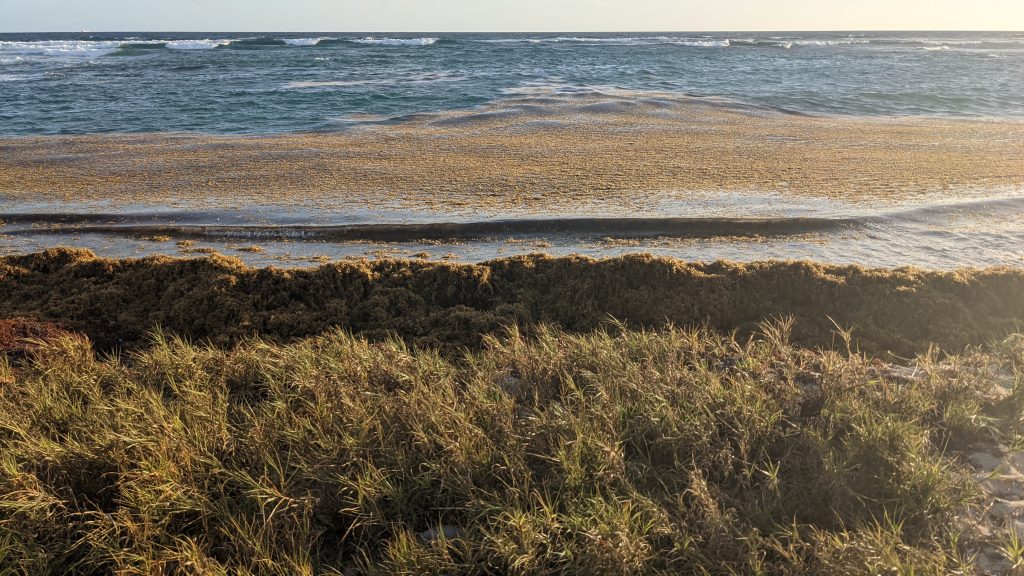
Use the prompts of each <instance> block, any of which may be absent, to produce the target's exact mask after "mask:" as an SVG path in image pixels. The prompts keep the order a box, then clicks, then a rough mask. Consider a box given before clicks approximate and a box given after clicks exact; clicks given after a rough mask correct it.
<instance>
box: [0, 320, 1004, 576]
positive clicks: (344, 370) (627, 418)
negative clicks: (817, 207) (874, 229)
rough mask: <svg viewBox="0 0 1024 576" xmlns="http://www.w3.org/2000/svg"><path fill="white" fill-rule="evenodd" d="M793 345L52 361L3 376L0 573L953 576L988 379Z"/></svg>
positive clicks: (346, 342) (43, 353) (586, 344)
mask: <svg viewBox="0 0 1024 576" xmlns="http://www.w3.org/2000/svg"><path fill="white" fill-rule="evenodd" d="M789 331H790V325H789V324H788V323H785V322H780V323H775V324H771V325H766V326H763V327H762V329H761V330H760V331H759V332H758V333H757V334H756V335H755V336H754V337H752V338H750V339H742V340H741V339H736V338H732V337H728V336H724V335H721V334H718V333H715V332H711V331H707V330H690V329H686V330H684V329H666V330H661V331H656V332H655V331H631V330H627V329H625V327H623V326H617V325H611V326H608V327H607V328H606V329H604V330H598V331H594V332H589V333H585V334H577V335H571V334H567V333H564V332H560V331H558V330H555V329H547V328H541V329H538V330H535V331H533V332H532V333H531V335H530V336H524V335H521V334H519V333H518V332H516V331H514V330H513V331H510V332H509V333H507V334H506V335H504V336H502V337H498V338H494V337H488V338H487V340H486V342H485V345H484V347H483V349H482V350H481V351H479V352H472V353H467V354H466V355H465V356H464V357H455V358H453V357H442V356H440V355H438V354H437V353H435V352H432V351H414V350H410V349H408V348H407V347H406V346H405V345H404V344H402V343H401V342H400V341H397V340H396V341H391V342H383V343H379V342H378V343H373V342H368V341H366V340H363V339H360V338H356V337H352V336H350V335H347V334H345V333H342V332H334V333H329V334H327V335H324V336H322V337H319V338H314V339H310V340H305V341H301V342H297V343H294V344H289V345H276V344H270V343H267V342H263V341H260V340H250V341H246V342H243V343H242V344H241V345H239V346H238V347H236V348H234V349H231V350H228V351H225V350H222V349H215V348H209V347H203V346H196V345H192V344H188V343H186V342H183V341H181V340H178V339H175V338H170V337H167V336H164V335H162V334H160V333H157V334H155V335H154V336H153V338H152V344H151V345H150V346H149V347H148V348H145V349H144V350H142V351H139V352H136V353H131V354H125V355H123V356H121V357H113V358H99V359H97V358H96V357H95V356H94V354H93V352H92V350H91V349H90V348H89V345H88V343H86V342H83V341H81V340H75V339H65V340H60V341H57V342H55V343H53V344H50V345H47V346H45V347H43V348H41V349H39V350H38V351H36V352H35V353H34V354H33V355H31V357H29V358H28V359H26V360H25V361H24V362H20V363H18V364H15V365H10V364H9V363H7V361H6V360H0V412H2V413H3V417H2V418H0V573H12V574H46V573H55V574H56V573H60V574H65V573H68V574H96V573H117V574H140V575H142V574H145V575H153V574H171V573H191V574H281V575H285V574H289V575H291V574H464V573H490V574H659V573H660V574H679V573H705V574H751V573H773V574H776V573H790V574H796V573H812V574H813V573H817V574H869V573H870V574H911V573H913V574H946V573H963V572H965V571H966V572H968V573H969V572H970V570H972V568H971V563H972V559H971V558H970V556H969V555H968V554H965V553H963V550H962V546H961V545H960V543H959V540H958V538H959V536H958V533H957V531H956V526H955V521H954V520H955V518H956V517H957V515H958V514H960V513H961V512H962V511H963V510H964V509H965V507H966V506H968V505H969V503H970V502H971V501H972V499H973V498H975V496H976V491H975V488H974V486H973V484H972V481H970V480H969V479H968V478H967V477H966V476H965V475H963V474H960V473H958V472H959V470H958V468H959V466H960V465H959V464H958V463H957V460H956V459H955V458H954V457H953V456H954V454H955V452H956V449H957V447H959V446H967V445H969V444H970V443H972V442H973V441H974V440H976V439H977V438H980V437H984V436H985V435H987V434H989V433H990V432H989V428H990V427H991V422H990V421H989V420H988V419H987V418H986V417H983V415H984V414H985V413H986V411H987V410H988V409H989V408H991V406H990V404H991V402H992V401H991V400H990V398H991V395H990V392H991V388H992V387H993V386H994V383H993V380H992V378H990V377H988V376H987V374H988V372H986V368H985V366H987V365H988V364H989V363H990V362H991V361H992V359H993V357H990V356H985V355H982V354H980V353H979V354H972V355H967V356H962V357H958V358H945V359H943V360H942V361H941V362H940V361H939V359H938V357H937V356H936V355H931V356H925V357H922V358H921V359H920V360H919V361H918V362H917V366H918V368H919V372H920V376H919V377H918V376H915V377H914V378H904V377H896V376H893V375H892V374H891V373H889V372H887V371H886V370H885V369H884V367H881V366H880V365H878V364H877V363H873V362H872V361H870V360H869V359H868V358H867V357H864V356H860V355H858V354H856V353H852V354H850V353H847V352H845V351H843V352H834V351H824V352H820V351H810V350H807V349H802V348H799V347H796V346H794V345H791V344H790V341H789V338H788V334H789ZM1007 350H1011V351H1009V352H1008V351H1006V350H1003V351H1001V352H999V353H1000V354H1002V355H1003V356H1001V358H1002V359H1004V360H1005V359H1006V358H1007V357H1008V356H1012V354H1013V352H1012V350H1013V349H1012V348H1008V349H1007ZM1013 549H1014V550H1019V547H1014V548H1013Z"/></svg>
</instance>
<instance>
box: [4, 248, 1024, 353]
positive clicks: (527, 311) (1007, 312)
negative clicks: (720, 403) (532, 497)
mask: <svg viewBox="0 0 1024 576" xmlns="http://www.w3.org/2000/svg"><path fill="white" fill-rule="evenodd" d="M0 317H7V318H11V317H29V318H33V319H35V320H41V321H56V322H60V323H61V324H62V325H64V326H66V327H67V328H68V329H71V330H75V331H79V332H82V333H84V334H85V335H87V336H88V337H89V338H90V339H92V340H93V342H94V343H95V345H96V346H97V348H98V349H100V350H113V349H130V348H136V347H139V346H140V345H144V344H145V343H146V340H147V335H148V334H149V333H150V331H151V330H153V329H154V328H155V327H161V328H162V329H164V330H166V331H168V332H170V333H173V334H177V335H180V336H183V337H186V338H189V339H192V340H194V341H203V342H209V343H212V344H214V345H216V346H221V347H230V346H232V345H234V344H237V343H238V342H239V341H241V340H244V339H245V338H247V337H251V336H260V337H262V338H265V339H268V340H271V341H278V342H285V341H289V340H294V339H298V338H303V337H308V336H315V335H317V334H321V333H323V332H326V331H328V330H330V329H332V328H342V329H344V330H347V331H350V332H352V333H354V334H357V335H361V336H363V337H365V338H368V339H371V340H383V339H390V338H395V337H397V338H400V339H402V340H404V341H405V342H406V343H407V344H409V345H412V346H415V347H417V348H431V349H437V350H441V351H442V352H457V351H459V350H463V349H478V348H479V347H480V345H481V343H482V341H483V338H484V337H485V336H487V335H489V334H499V333H502V332H504V330H506V329H507V328H508V327H509V326H513V325H515V326H519V327H522V328H523V329H524V330H525V331H529V330H530V329H531V327H532V326H536V325H540V324H549V325H554V326H558V327H560V328H561V329H563V330H566V331H568V332H573V333H580V332H586V331H590V330H593V329H595V328H598V327H601V326H602V325H605V324H607V323H608V322H609V321H616V322H620V323H622V325H624V326H627V327H630V328H657V327H663V326H668V325H675V326H707V327H709V328H712V329H715V330H719V331H723V332H731V331H738V332H739V333H741V334H742V333H749V332H750V331H751V330H753V329H754V328H755V327H756V326H757V324H758V323H759V322H761V321H763V320H765V319H770V318H776V317H792V318H793V319H795V320H796V328H795V330H794V333H793V339H794V342H796V343H799V344H801V345H804V346H810V347H830V346H832V345H834V344H836V343H837V331H838V330H839V329H843V330H846V329H851V330H852V334H853V337H854V339H855V340H856V341H857V342H858V345H859V346H860V347H861V349H862V350H865V351H870V352H872V353H876V354H886V353H891V354H894V355H903V356H911V355H913V354H915V353H920V352H923V351H926V350H927V349H928V348H929V347H930V346H933V345H935V346H939V347H941V348H943V349H944V350H946V351H954V352H955V351H958V350H962V349H963V348H964V347H966V346H970V345H976V344H982V343H986V342H990V341H993V340H995V339H999V338H1001V337H1003V336H1005V335H1007V334H1009V333H1011V332H1013V331H1015V330H1016V329H1018V328H1019V327H1020V326H1021V324H1022V323H1024V270H1021V269H1012V268H991V269H981V270H959V271H955V272H935V271H924V270H918V269H913V268H905V269H899V270H873V269H865V268H861V267H857V266H827V265H819V264H814V263H808V262H763V263H750V264H738V263H730V262H715V263H687V262H682V261H678V260H672V259H666V258H657V257H652V256H648V255H632V256H624V257H620V258H610V259H603V260H594V259H590V258H585V257H564V258H552V257H549V256H543V255H530V256H522V257H514V258H507V259H499V260H493V261H490V262H484V263H481V264H452V263H433V262H421V261H410V260H377V261H370V260H345V261H339V262H336V263H332V264H327V265H323V266H320V267H318V268H311V269H276V268H249V267H246V266H245V265H244V264H243V263H242V262H241V261H240V260H238V259H235V258H230V257H225V256H221V255H213V256H210V257H208V258H201V259H175V258H169V257H154V258H145V259H126V260H109V259H103V258H99V257H97V256H95V255H94V254H93V253H91V252H89V251H87V250H76V249H54V250H47V251H45V252H40V253H35V254H29V255H23V256H9V257H5V258H3V259H0Z"/></svg>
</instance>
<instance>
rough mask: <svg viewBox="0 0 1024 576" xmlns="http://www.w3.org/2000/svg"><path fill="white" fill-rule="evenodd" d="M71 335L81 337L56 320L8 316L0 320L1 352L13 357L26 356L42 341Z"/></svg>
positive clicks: (50, 340)
mask: <svg viewBox="0 0 1024 576" xmlns="http://www.w3.org/2000/svg"><path fill="white" fill-rule="evenodd" d="M69 336H70V337H79V336H78V335H77V334H76V333H74V332H70V331H68V330H65V329H64V328H62V327H61V326H60V325H59V324H56V323H54V322H39V321H36V320H31V319H28V318H8V319H4V320H0V353H6V354H7V355H8V356H13V357H21V356H26V355H28V354H29V353H31V352H32V351H33V350H34V349H36V348H38V347H39V345H40V344H41V343H46V342H53V341H54V340H58V339H60V338H63V337H69Z"/></svg>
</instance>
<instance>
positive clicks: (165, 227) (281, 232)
mask: <svg viewBox="0 0 1024 576" xmlns="http://www.w3.org/2000/svg"><path fill="white" fill-rule="evenodd" d="M10 216H11V217H7V215H0V219H3V220H4V221H6V222H7V223H8V224H34V225H39V224H44V225H45V226H42V227H40V226H33V227H31V228H20V229H14V230H6V231H5V233H7V234H11V235H35V234H83V233H85V234H90V233H91V234H107V235H120V236H132V237H147V236H170V237H174V238H190V239H210V240H213V239H241V238H246V239H266V240H275V239H282V240H284V239H301V240H311V241H316V240H320V241H332V240H333V241H359V240H364V241H378V242H409V241H416V240H477V239H483V238H488V237H493V236H502V235H505V236H518V235H541V234H550V235H568V236H616V237H676V238H716V237H724V236H745V237H761V236H791V235H797V234H808V233H814V232H831V231H835V230H837V229H840V228H844V227H850V226H854V225H856V224H858V223H861V222H862V221H858V220H856V219H848V218H551V219H526V220H488V221H479V222H434V223H414V224H351V225H324V226H305V225H301V226H297V225H278V226H274V225H176V224H131V223H124V224H99V223H94V222H99V221H103V219H102V218H101V217H102V216H103V215H84V217H83V218H82V221H80V222H74V221H73V218H72V217H70V216H67V215H53V214H50V215H40V214H36V215H30V214H19V215H10ZM107 216H108V218H107V220H106V221H108V222H109V221H110V220H111V217H110V216H109V215H107ZM113 219H115V220H116V219H122V220H123V219H124V217H123V216H122V217H116V216H115V217H113Z"/></svg>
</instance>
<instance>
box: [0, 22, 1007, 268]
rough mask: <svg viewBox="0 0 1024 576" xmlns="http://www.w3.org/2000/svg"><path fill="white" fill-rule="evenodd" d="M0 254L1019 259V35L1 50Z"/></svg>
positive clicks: (142, 41) (62, 40)
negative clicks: (81, 250)
mask: <svg viewBox="0 0 1024 576" xmlns="http://www.w3.org/2000/svg"><path fill="white" fill-rule="evenodd" d="M0 152H2V155H0V254H19V253H27V252H32V251H36V250H41V249H45V248H49V247H53V246H76V247H86V248H89V249H91V250H93V251H95V252H96V253H98V254H100V255H104V256H115V257H123V256H147V255H156V254H173V255H194V254H207V253H210V252H213V251H217V252H221V253H227V254H231V255H233V256H237V257H240V258H242V259H243V260H245V261H246V262H249V263H253V264H261V265H263V264H277V263H281V262H284V263H290V264H296V265H302V264H310V263H321V262H326V261H330V260H333V259H336V258H342V257H352V256H356V257H413V256H415V257H418V258H428V259H446V260H459V261H480V260H486V259H490V258H494V257H501V256H512V255H516V254H522V253H527V252H547V253H550V254H555V255H565V254H586V255H590V256H595V257H602V256H614V255H619V254H624V253H630V252H651V253H654V254H660V255H665V256H672V257H677V258H684V259H688V260H714V259H730V260H741V261H750V260H767V259H807V260H816V261H822V262H831V263H841V264H863V265H868V266H885V267H899V266H904V265H916V266H922V267H926V268H933V269H935V268H941V269H950V268H958V267H963V266H990V265H1012V266H1019V265H1021V264H1022V263H1024V225H1021V224H1020V223H1021V222H1024V32H999V33H996V32H970V33H967V32H964V33H955V32H931V33H929V32H906V33H899V32H884V33H859V32H858V33H847V32H828V33H824V32H822V33H804V32H802V33H786V32H765V33H746V32H744V33H681V32H664V33H643V34H640V33H622V34H580V33H575V34H525V33H524V34H369V33H329V32H324V33H302V34H283V33H246V34H228V33H213V32H211V33H202V34H170V33H119V34H93V33H81V34H3V35H0Z"/></svg>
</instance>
